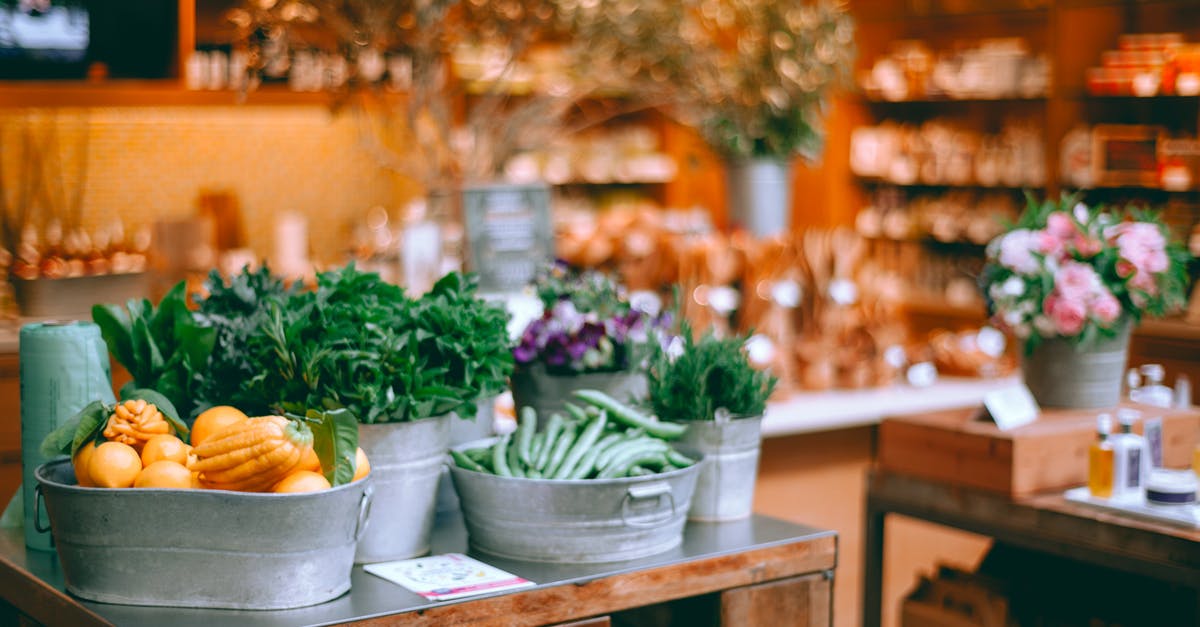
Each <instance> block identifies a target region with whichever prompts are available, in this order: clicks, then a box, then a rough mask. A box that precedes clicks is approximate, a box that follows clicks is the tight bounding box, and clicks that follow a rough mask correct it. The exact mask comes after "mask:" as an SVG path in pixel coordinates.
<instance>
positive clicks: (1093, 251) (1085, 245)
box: [1071, 233, 1104, 257]
mask: <svg viewBox="0 0 1200 627" xmlns="http://www.w3.org/2000/svg"><path fill="white" fill-rule="evenodd" d="M1071 245H1072V246H1074V247H1075V250H1076V251H1078V252H1079V254H1080V256H1083V257H1095V256H1096V255H1099V254H1100V251H1101V250H1103V249H1104V244H1103V243H1102V242H1101V241H1100V240H1098V239H1096V238H1094V237H1088V236H1086V235H1084V234H1083V233H1078V234H1076V235H1075V239H1073V240H1072V241H1071Z"/></svg>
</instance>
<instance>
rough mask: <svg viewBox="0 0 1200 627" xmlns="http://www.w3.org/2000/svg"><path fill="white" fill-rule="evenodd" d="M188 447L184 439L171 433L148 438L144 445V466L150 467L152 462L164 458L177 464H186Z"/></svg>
mask: <svg viewBox="0 0 1200 627" xmlns="http://www.w3.org/2000/svg"><path fill="white" fill-rule="evenodd" d="M188 448H189V447H188V445H186V444H184V443H183V440H180V439H179V438H177V437H175V436H173V435H170V434H166V433H160V434H159V435H156V436H153V437H151V438H150V439H149V440H146V443H145V444H143V445H142V466H144V467H147V468H149V467H150V464H153V463H154V462H157V461H160V460H164V459H165V460H168V461H173V462H175V463H177V464H186V463H187V457H188Z"/></svg>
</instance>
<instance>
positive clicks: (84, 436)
mask: <svg viewBox="0 0 1200 627" xmlns="http://www.w3.org/2000/svg"><path fill="white" fill-rule="evenodd" d="M112 412H113V407H112V406H108V405H105V404H104V403H101V402H100V401H92V402H91V403H90V404H88V406H87V407H84V408H83V409H82V410H80V412H79V425H78V427H77V428H76V429H75V438H74V439H73V440H72V441H71V456H72V457H73V456H74V455H75V452H76V451H78V450H79V449H80V448H81V447H82V446H83V445H85V444H87V443H88V442H92V441H94V440H98V439H100V434H101V432H103V431H104V426H105V425H106V424H108V417H109V416H111V415H112Z"/></svg>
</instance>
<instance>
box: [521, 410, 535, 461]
mask: <svg viewBox="0 0 1200 627" xmlns="http://www.w3.org/2000/svg"><path fill="white" fill-rule="evenodd" d="M535 433H537V410H535V409H534V408H532V407H530V406H528V405H526V406H525V407H522V408H521V422H520V424H519V425H517V457H519V458H520V459H521V463H523V464H525V467H526V468H529V467H532V466H533V454H532V451H533V436H534V434H535Z"/></svg>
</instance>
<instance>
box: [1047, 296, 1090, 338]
mask: <svg viewBox="0 0 1200 627" xmlns="http://www.w3.org/2000/svg"><path fill="white" fill-rule="evenodd" d="M1043 310H1044V313H1045V314H1046V316H1047V317H1049V318H1050V321H1051V322H1053V323H1054V329H1055V330H1056V331H1058V334H1059V335H1062V336H1067V337H1070V336H1073V335H1079V332H1080V331H1083V324H1084V323H1085V322H1087V306H1086V305H1085V304H1084V302H1083V301H1082V300H1077V299H1073V298H1063V297H1062V295H1061V294H1058V293H1057V292H1052V293H1051V294H1050V295H1049V296H1047V297H1046V302H1045V303H1044V304H1043Z"/></svg>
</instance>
